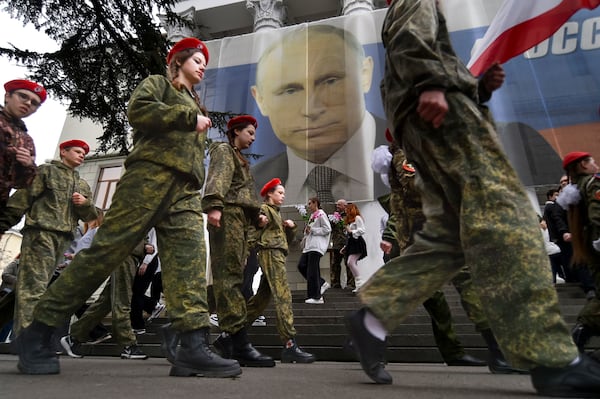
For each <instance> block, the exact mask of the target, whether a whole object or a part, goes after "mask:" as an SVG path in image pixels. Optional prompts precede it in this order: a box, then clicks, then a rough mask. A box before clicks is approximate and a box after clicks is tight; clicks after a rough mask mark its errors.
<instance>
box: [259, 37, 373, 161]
mask: <svg viewBox="0 0 600 399" xmlns="http://www.w3.org/2000/svg"><path fill="white" fill-rule="evenodd" d="M345 34H346V33H345V32H344V31H343V30H337V29H336V30H334V28H332V27H329V28H327V27H323V26H312V27H309V28H308V29H302V30H298V31H292V32H289V34H287V35H284V36H283V37H282V39H281V41H279V42H278V43H275V44H274V45H273V46H272V47H271V48H269V49H267V50H266V51H265V53H263V55H262V56H261V58H260V60H259V62H258V65H257V75H256V85H255V86H253V87H252V95H253V97H254V99H255V100H256V103H257V105H258V107H259V109H260V111H261V113H262V114H263V115H264V116H265V117H268V118H269V120H270V122H271V126H272V128H273V131H274V132H275V135H276V136H277V137H278V138H279V139H280V140H281V141H282V142H283V143H284V144H285V145H286V146H288V147H289V148H290V149H292V150H293V151H294V153H295V154H296V155H297V156H299V157H300V158H303V159H306V160H308V161H310V162H313V163H323V162H325V161H326V160H327V159H329V157H330V156H331V155H332V154H333V153H335V152H336V151H337V150H339V149H340V148H341V147H342V146H343V145H344V144H345V143H346V142H347V141H348V139H349V138H350V137H351V136H352V135H353V134H354V133H356V132H357V131H358V129H359V127H360V126H361V123H362V120H363V117H364V114H365V112H366V107H365V98H364V95H365V93H366V92H368V91H369V89H370V86H371V79H372V74H373V60H372V59H371V57H365V55H364V51H363V49H362V47H356V46H360V44H359V43H358V42H356V43H355V40H356V39H348V38H345V36H342V35H345Z"/></svg>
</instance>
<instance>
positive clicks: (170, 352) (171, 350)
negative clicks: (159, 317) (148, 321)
mask: <svg viewBox="0 0 600 399" xmlns="http://www.w3.org/2000/svg"><path fill="white" fill-rule="evenodd" d="M156 333H157V335H158V336H159V337H160V349H161V350H162V352H163V354H164V355H165V357H166V358H167V360H168V361H169V362H170V363H171V364H175V355H176V354H177V344H179V334H177V332H176V331H175V330H173V328H171V323H167V324H163V325H162V326H160V327H159V328H158V329H157V330H156Z"/></svg>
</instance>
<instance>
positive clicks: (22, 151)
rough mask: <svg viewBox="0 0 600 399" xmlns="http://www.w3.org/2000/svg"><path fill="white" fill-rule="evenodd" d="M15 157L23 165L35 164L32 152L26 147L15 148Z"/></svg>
mask: <svg viewBox="0 0 600 399" xmlns="http://www.w3.org/2000/svg"><path fill="white" fill-rule="evenodd" d="M15 158H16V159H17V162H19V163H20V164H21V165H23V166H31V165H33V157H32V156H31V152H29V150H28V149H27V148H25V147H17V148H16V149H15Z"/></svg>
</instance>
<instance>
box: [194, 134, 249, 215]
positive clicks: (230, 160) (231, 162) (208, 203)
mask: <svg viewBox="0 0 600 399" xmlns="http://www.w3.org/2000/svg"><path fill="white" fill-rule="evenodd" d="M235 151H236V150H235V149H234V148H233V147H232V146H231V145H230V144H229V143H224V142H218V143H212V144H211V145H210V147H209V149H208V154H209V156H210V163H209V165H208V173H207V179H206V186H205V187H204V196H203V197H202V209H203V210H204V212H208V211H209V210H211V209H213V208H218V209H223V208H224V207H225V206H226V205H233V206H239V207H242V208H244V210H245V211H246V214H247V216H248V217H249V218H250V219H251V220H255V219H256V217H257V216H258V213H259V210H260V202H259V201H258V197H257V196H256V191H255V189H254V178H253V177H252V175H251V174H250V169H249V168H247V167H245V166H244V165H243V164H242V161H241V160H240V159H239V157H238V156H237V155H236V154H235Z"/></svg>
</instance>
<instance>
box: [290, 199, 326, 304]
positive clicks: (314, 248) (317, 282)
mask: <svg viewBox="0 0 600 399" xmlns="http://www.w3.org/2000/svg"><path fill="white" fill-rule="evenodd" d="M308 210H309V214H310V217H309V219H308V223H307V224H306V226H305V227H304V237H303V238H302V255H301V256H300V261H299V262H298V271H299V272H300V273H301V274H302V276H303V277H304V278H305V279H306V284H307V286H306V293H307V295H306V296H307V298H306V300H305V301H304V302H305V303H309V304H322V303H324V301H323V293H325V291H326V290H327V289H328V288H329V283H328V282H327V281H325V280H324V279H323V278H322V277H321V269H320V267H319V265H320V261H321V257H322V256H323V255H324V254H325V252H326V251H327V249H328V248H329V240H330V238H331V224H330V223H329V218H328V217H327V215H326V214H325V212H324V211H323V210H322V209H321V203H320V202H319V199H318V198H317V197H312V198H309V199H308Z"/></svg>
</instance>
